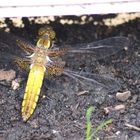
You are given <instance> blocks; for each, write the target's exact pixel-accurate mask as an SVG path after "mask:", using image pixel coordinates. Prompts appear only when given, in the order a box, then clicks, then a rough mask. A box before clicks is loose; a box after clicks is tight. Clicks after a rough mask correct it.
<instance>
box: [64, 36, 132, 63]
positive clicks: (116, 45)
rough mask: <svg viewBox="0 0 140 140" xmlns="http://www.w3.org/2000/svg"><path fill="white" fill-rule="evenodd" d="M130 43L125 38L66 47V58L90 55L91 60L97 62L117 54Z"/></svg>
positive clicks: (113, 38)
mask: <svg viewBox="0 0 140 140" xmlns="http://www.w3.org/2000/svg"><path fill="white" fill-rule="evenodd" d="M129 45H130V41H129V39H128V38H126V37H111V38H107V39H104V40H101V41H97V42H92V43H85V44H84V43H83V44H74V45H67V46H66V47H68V50H67V53H66V55H65V57H66V58H72V57H75V56H78V55H79V56H81V55H85V56H86V55H90V56H92V60H93V59H95V60H98V59H102V58H105V57H107V56H110V55H112V54H115V53H117V52H118V51H120V50H122V49H124V48H125V47H129Z"/></svg>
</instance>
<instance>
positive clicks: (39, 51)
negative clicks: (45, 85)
mask: <svg viewBox="0 0 140 140" xmlns="http://www.w3.org/2000/svg"><path fill="white" fill-rule="evenodd" d="M46 54H47V49H45V48H42V47H36V49H35V52H34V53H33V54H32V55H31V56H32V57H31V60H32V64H35V65H40V66H45V65H46V63H48V62H47V61H48V59H46Z"/></svg>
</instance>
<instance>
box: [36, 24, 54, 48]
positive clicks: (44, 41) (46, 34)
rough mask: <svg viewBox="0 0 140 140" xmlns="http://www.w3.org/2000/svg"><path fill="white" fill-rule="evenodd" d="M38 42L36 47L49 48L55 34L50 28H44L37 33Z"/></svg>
mask: <svg viewBox="0 0 140 140" xmlns="http://www.w3.org/2000/svg"><path fill="white" fill-rule="evenodd" d="M38 35H39V40H38V42H37V46H38V47H45V48H47V49H48V48H50V47H51V43H52V40H54V38H55V32H54V30H53V28H52V27H50V26H45V27H42V28H40V29H39V31H38Z"/></svg>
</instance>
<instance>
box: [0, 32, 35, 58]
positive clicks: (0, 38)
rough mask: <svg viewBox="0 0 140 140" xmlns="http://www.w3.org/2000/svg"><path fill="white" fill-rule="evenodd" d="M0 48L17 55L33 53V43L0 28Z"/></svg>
mask: <svg viewBox="0 0 140 140" xmlns="http://www.w3.org/2000/svg"><path fill="white" fill-rule="evenodd" d="M0 49H1V50H3V51H6V52H9V53H12V54H16V55H18V56H21V55H22V56H25V55H27V54H28V55H29V54H31V53H33V51H34V45H32V44H31V43H29V42H27V41H25V40H24V39H22V38H20V37H17V36H15V35H13V34H12V33H7V32H4V31H3V30H0ZM1 50H0V51H1Z"/></svg>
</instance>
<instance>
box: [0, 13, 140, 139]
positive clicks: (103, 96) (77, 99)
mask: <svg viewBox="0 0 140 140" xmlns="http://www.w3.org/2000/svg"><path fill="white" fill-rule="evenodd" d="M116 17H117V15H104V16H83V17H76V16H70V17H54V19H55V20H54V21H49V24H48V25H50V26H52V27H53V28H54V30H55V31H56V35H57V43H58V44H61V43H63V44H67V43H68V44H76V43H89V42H94V41H97V40H102V39H105V38H108V37H113V36H125V37H128V38H129V39H130V40H131V41H130V46H129V47H128V49H127V50H124V49H122V50H120V51H119V52H117V53H116V54H114V55H112V56H108V57H106V58H104V59H100V60H97V61H93V59H92V58H90V57H89V58H88V59H85V61H84V62H81V61H80V59H81V60H82V56H80V57H78V56H77V57H78V58H73V60H72V61H70V63H69V64H67V66H70V67H71V69H72V70H77V71H78V70H80V71H82V70H84V71H87V72H92V73H98V74H106V75H108V76H111V77H113V78H114V79H115V80H117V81H118V82H119V83H120V85H121V86H120V87H116V89H113V90H112V91H109V92H107V91H104V90H101V91H99V92H98V91H96V89H95V91H94V90H91V91H88V92H87V93H85V94H83V95H79V94H80V92H81V91H83V90H84V88H83V89H81V88H80V89H79V88H78V86H79V85H78V84H77V82H75V81H74V80H72V79H70V78H68V77H63V76H60V77H54V78H53V79H52V80H53V82H56V85H57V86H58V87H57V88H56V87H55V86H53V84H52V81H51V82H49V81H46V80H44V84H43V87H42V90H41V94H40V97H39V102H38V103H37V107H36V109H35V112H34V113H33V115H32V116H31V118H30V119H29V120H28V121H27V122H26V123H25V122H23V120H22V118H21V103H22V100H23V93H24V89H25V85H26V80H27V78H25V80H24V81H23V82H22V83H21V85H20V87H19V88H18V89H17V90H12V89H11V88H10V86H6V85H5V86H4V85H3V84H1V85H0V140H84V139H85V135H86V110H87V109H88V107H89V106H93V107H94V108H95V111H94V113H92V116H91V122H92V127H93V128H96V127H97V126H99V124H101V123H102V122H104V121H105V120H108V119H109V118H112V119H113V122H112V123H111V124H110V125H108V126H106V127H105V128H103V129H102V130H101V131H99V133H98V134H97V136H98V137H99V138H100V139H103V140H105V139H107V140H140V131H138V130H135V129H133V128H130V127H128V126H126V125H125V124H126V123H127V124H131V125H134V126H137V127H139V128H140V94H139V93H140V55H139V53H140V46H139V40H140V18H135V19H133V20H128V21H127V22H124V23H122V24H119V25H115V26H113V25H112V26H108V25H105V23H104V20H105V19H109V21H110V24H111V20H112V19H115V18H116ZM47 18H48V17H46V18H45V17H44V18H40V19H38V18H32V20H29V19H28V18H22V24H23V25H24V27H17V26H15V25H14V23H13V22H12V20H11V19H5V21H4V23H2V22H1V25H2V24H4V25H6V27H3V28H5V29H6V28H8V29H10V32H11V33H13V34H15V35H16V36H19V37H22V38H24V39H26V40H28V41H31V42H33V43H34V44H35V42H36V36H37V31H38V29H39V28H40V27H43V26H44V25H46V24H47V22H46V19H47ZM82 18H84V19H85V23H82ZM37 20H38V21H40V23H37V22H36V21H37ZM120 20H123V19H120ZM64 21H65V22H66V23H65V24H64V23H63V22H64ZM62 23H63V24H62ZM80 23H82V24H80ZM9 43H11V44H12V42H10V39H9ZM112 45H113V43H112ZM11 46H12V45H11ZM73 47H74V45H73ZM7 57H8V56H7ZM78 59H79V61H78ZM68 62H69V60H68ZM7 65H8V64H7ZM9 66H10V68H11V69H12V67H13V66H12V65H10V64H9ZM3 67H4V66H3ZM19 75H20V73H18V72H17V76H19ZM49 85H50V86H49ZM60 85H61V86H62V87H63V88H60ZM117 92H121V93H123V92H130V93H131V96H130V97H129V98H128V99H127V100H125V101H119V100H118V99H117V98H116V93H117ZM118 105H124V108H123V109H118V110H117V109H114V108H115V107H116V106H118ZM105 108H109V112H106V111H105ZM110 108H112V109H110Z"/></svg>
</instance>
